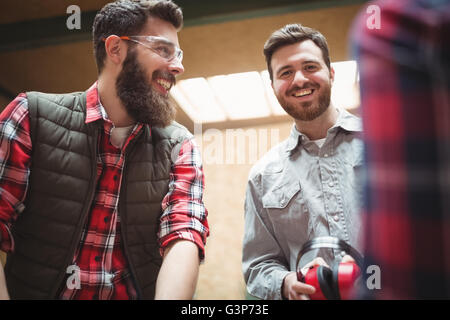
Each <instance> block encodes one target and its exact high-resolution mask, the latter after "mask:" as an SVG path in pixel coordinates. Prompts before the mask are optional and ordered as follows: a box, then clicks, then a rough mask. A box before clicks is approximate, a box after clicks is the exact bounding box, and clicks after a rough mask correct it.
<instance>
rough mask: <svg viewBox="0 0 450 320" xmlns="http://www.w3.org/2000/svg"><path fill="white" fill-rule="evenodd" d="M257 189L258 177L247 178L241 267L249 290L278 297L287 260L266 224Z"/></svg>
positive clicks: (258, 294)
mask: <svg viewBox="0 0 450 320" xmlns="http://www.w3.org/2000/svg"><path fill="white" fill-rule="evenodd" d="M259 190H260V188H259V183H258V181H257V179H250V180H249V183H248V185H247V191H246V198H245V232H244V240H243V255H242V270H243V273H244V279H245V282H246V283H247V290H248V293H250V294H251V295H252V296H255V297H258V298H260V299H265V300H281V299H282V295H281V286H282V283H283V279H284V278H285V277H286V275H287V274H288V273H289V270H288V268H287V265H288V262H287V261H286V259H285V257H284V255H283V252H282V249H281V248H280V246H279V245H278V243H277V241H276V239H275V237H274V235H273V231H272V230H271V228H270V226H269V225H268V224H267V221H268V219H267V217H266V215H267V213H266V211H265V209H264V207H263V205H262V203H261V193H260V192H259Z"/></svg>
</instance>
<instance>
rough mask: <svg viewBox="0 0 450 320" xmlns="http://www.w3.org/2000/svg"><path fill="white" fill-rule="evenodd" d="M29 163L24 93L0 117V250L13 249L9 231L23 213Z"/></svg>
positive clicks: (29, 153) (29, 154) (27, 124)
mask: <svg viewBox="0 0 450 320" xmlns="http://www.w3.org/2000/svg"><path fill="white" fill-rule="evenodd" d="M30 161H31V137H30V119H29V113H28V101H27V98H26V95H25V94H23V93H22V94H20V95H18V96H17V98H15V99H14V100H13V101H12V102H11V103H10V104H9V105H8V106H7V107H6V108H5V110H3V112H2V113H1V114H0V250H2V251H5V252H10V251H13V250H14V239H13V238H12V235H11V232H10V228H11V226H12V224H13V223H14V221H15V220H16V219H17V217H18V215H19V214H20V213H21V212H22V211H23V210H24V208H25V207H24V204H23V203H24V199H25V197H26V192H27V188H28V179H29V175H30Z"/></svg>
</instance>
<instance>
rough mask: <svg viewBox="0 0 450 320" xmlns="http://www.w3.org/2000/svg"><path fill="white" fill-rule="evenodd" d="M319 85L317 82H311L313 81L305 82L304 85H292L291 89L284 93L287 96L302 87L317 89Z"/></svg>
mask: <svg viewBox="0 0 450 320" xmlns="http://www.w3.org/2000/svg"><path fill="white" fill-rule="evenodd" d="M319 87H320V86H319V85H318V84H313V83H309V82H308V83H306V84H305V85H304V86H302V87H299V86H297V85H296V86H294V87H292V88H291V89H289V91H288V92H287V93H286V94H287V95H288V96H290V95H292V94H294V92H296V91H298V90H303V89H319Z"/></svg>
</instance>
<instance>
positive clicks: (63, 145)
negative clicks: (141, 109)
mask: <svg viewBox="0 0 450 320" xmlns="http://www.w3.org/2000/svg"><path fill="white" fill-rule="evenodd" d="M27 97H28V106H29V111H30V125H31V139H32V144H33V150H32V163H31V174H30V180H29V188H28V193H27V197H26V200H25V210H24V211H23V212H22V213H21V214H20V215H19V217H18V219H17V221H16V223H15V224H14V225H13V227H12V230H11V232H12V234H13V238H14V242H15V250H14V253H11V254H9V255H8V259H7V263H6V267H5V273H6V279H7V286H8V291H9V294H10V296H11V298H12V299H57V298H58V294H59V292H60V290H61V288H62V286H64V285H65V283H63V282H64V279H65V277H66V276H67V275H68V274H66V271H67V267H68V266H69V265H70V264H71V263H72V259H73V256H74V253H75V250H76V247H77V246H78V244H79V241H80V238H81V232H82V228H83V226H84V225H85V223H86V221H87V218H88V215H89V212H90V208H91V203H92V200H93V198H94V194H95V188H96V185H95V180H96V179H95V178H96V174H97V173H96V170H97V167H96V165H97V164H96V163H97V142H98V134H99V130H100V129H101V127H102V123H101V121H95V122H92V123H89V124H86V123H85V118H86V94H85V93H84V92H79V93H69V94H44V93H38V92H29V93H27ZM191 137H192V135H191V134H190V133H189V132H188V131H187V130H186V129H185V128H184V127H183V126H181V125H179V124H177V123H173V124H172V125H170V126H168V127H166V128H164V129H161V128H152V129H151V131H150V129H149V127H148V126H145V127H144V128H143V130H141V132H140V133H139V135H138V136H137V137H136V138H135V139H133V141H132V142H131V143H130V145H129V146H128V147H127V150H126V156H125V157H126V160H125V167H124V171H123V180H122V186H121V190H120V198H119V215H120V220H121V236H122V244H123V249H124V253H125V256H126V257H127V260H128V263H129V267H130V271H131V273H132V275H133V279H134V283H135V286H136V290H137V293H138V297H139V298H140V299H153V298H154V294H155V285H156V278H157V275H158V272H159V269H160V267H161V263H162V259H161V256H160V254H159V245H158V241H157V235H156V233H157V231H158V227H159V217H160V215H161V213H162V209H161V201H162V199H163V197H164V196H165V195H166V193H167V192H168V183H169V174H170V170H171V165H172V163H173V161H172V157H171V156H172V154H177V150H178V149H179V147H180V146H181V143H182V142H183V141H184V140H185V139H189V138H191Z"/></svg>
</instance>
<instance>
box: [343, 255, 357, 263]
mask: <svg viewBox="0 0 450 320" xmlns="http://www.w3.org/2000/svg"><path fill="white" fill-rule="evenodd" d="M341 262H344V263H345V262H355V259H353V258H352V256H350V255H348V254H346V255H345V256H344V257H343V258H342V260H341Z"/></svg>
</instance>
